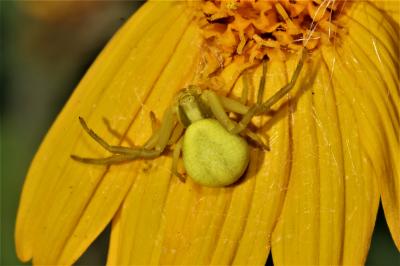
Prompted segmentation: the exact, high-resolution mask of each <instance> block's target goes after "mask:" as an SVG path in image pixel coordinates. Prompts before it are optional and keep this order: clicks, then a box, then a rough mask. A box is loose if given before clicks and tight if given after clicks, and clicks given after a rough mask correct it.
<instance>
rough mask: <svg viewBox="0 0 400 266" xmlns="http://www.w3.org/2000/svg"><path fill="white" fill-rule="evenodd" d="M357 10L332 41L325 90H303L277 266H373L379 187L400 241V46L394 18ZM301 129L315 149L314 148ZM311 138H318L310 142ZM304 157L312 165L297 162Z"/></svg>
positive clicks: (319, 79) (365, 7)
mask: <svg viewBox="0 0 400 266" xmlns="http://www.w3.org/2000/svg"><path fill="white" fill-rule="evenodd" d="M347 16H348V17H347V18H346V19H348V21H347V23H346V26H347V27H346V28H347V29H348V31H349V34H348V35H347V36H343V38H341V39H339V41H338V43H337V44H336V46H332V47H323V61H322V63H321V65H320V66H319V68H320V69H319V70H318V71H317V73H316V77H315V79H316V80H315V83H313V84H312V86H311V88H310V89H312V91H313V92H314V93H315V94H314V96H313V97H311V98H312V100H308V101H307V99H305V98H307V93H305V95H302V96H301V98H300V100H299V104H298V105H297V109H296V112H295V113H294V126H293V127H294V128H293V138H294V141H293V149H294V151H293V152H294V155H293V158H294V159H293V160H294V164H293V169H292V173H291V178H290V183H289V188H288V192H287V197H286V199H285V205H284V209H283V212H282V215H281V217H280V219H279V222H278V225H277V227H276V230H275V231H274V235H273V240H272V251H273V258H274V262H275V263H277V264H291V263H292V264H294V263H297V264H298V263H301V264H351V265H352V264H363V263H365V259H366V256H367V252H368V249H369V245H370V239H371V235H372V231H373V226H374V223H375V216H376V212H377V208H378V203H379V201H378V199H379V194H378V193H379V191H378V190H377V184H379V187H380V188H381V189H380V190H381V193H382V201H383V204H384V205H385V203H384V202H386V205H387V207H386V208H385V214H386V216H387V217H388V218H387V220H388V224H389V226H390V227H391V231H392V235H393V238H394V239H395V242H397V241H398V240H397V239H398V236H399V233H398V230H399V227H398V221H399V219H398V217H399V216H398V212H399V208H398V206H399V204H398V199H399V196H398V195H399V194H398V192H399V186H398V180H399V178H398V160H397V161H396V157H398V154H399V143H398V138H396V137H395V136H396V132H397V136H398V128H399V124H398V123H399V122H398V100H399V98H398V95H399V93H398V89H397V87H396V86H398V76H396V73H397V72H398V56H397V57H396V56H395V54H396V53H397V51H396V47H398V43H397V44H396V41H395V40H394V37H393V32H394V31H393V28H392V27H391V24H390V23H387V21H385V18H384V16H383V15H382V13H379V11H377V9H376V8H374V7H373V6H372V5H370V4H367V3H357V4H354V5H353V7H352V9H351V12H349V13H348V15H347ZM314 60H315V59H314ZM311 75H312V74H311ZM318 91H319V92H318ZM330 91H331V93H329V92H330ZM332 92H333V93H332ZM321 94H322V95H324V98H323V99H321V98H318V95H321ZM308 97H310V96H309V95H308ZM312 111H314V118H313V119H311V118H310V117H309V113H310V112H312ZM303 113H305V114H303ZM335 114H337V118H335ZM299 116H300V117H299ZM302 116H305V117H302ZM298 117H299V118H298ZM335 121H336V122H335ZM296 122H297V123H296ZM300 128H302V131H301V129H300ZM335 128H338V129H339V130H340V131H339V132H335ZM304 131H308V133H304ZM296 132H297V134H304V135H300V136H302V137H303V140H302V141H306V142H307V143H308V144H310V143H311V144H310V146H311V147H310V146H305V147H304V145H305V144H303V143H301V142H300V139H301V138H299V137H298V138H296ZM310 134H316V137H314V138H312V139H311V140H309V139H307V137H309V135H310ZM321 137H322V138H321ZM315 139H317V140H318V143H315V144H313V142H312V141H313V140H314V141H315ZM321 140H322V141H321ZM324 141H325V142H324ZM302 144H303V145H302ZM315 145H316V146H317V147H318V148H317V150H313V149H315V147H314V146H315ZM298 147H300V148H298ZM296 150H297V152H296ZM328 151H329V153H327V152H328ZM298 153H299V154H300V155H299V156H300V159H296V154H298ZM303 160H306V162H304V163H303V165H306V166H305V167H296V164H297V163H299V164H300V163H301V162H302V161H303ZM310 161H312V162H314V164H313V165H311V162H310ZM329 162H330V163H329ZM334 165H336V166H334ZM340 169H342V170H340ZM338 170H339V171H338ZM341 171H343V173H341ZM389 188H390V189H389ZM344 200H345V201H344ZM391 224H392V225H391Z"/></svg>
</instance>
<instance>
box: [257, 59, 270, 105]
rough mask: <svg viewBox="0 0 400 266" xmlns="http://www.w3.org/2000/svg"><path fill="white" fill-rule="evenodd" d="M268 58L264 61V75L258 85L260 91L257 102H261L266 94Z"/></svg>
mask: <svg viewBox="0 0 400 266" xmlns="http://www.w3.org/2000/svg"><path fill="white" fill-rule="evenodd" d="M267 62H268V61H267V60H264V61H263V70H262V75H261V79H260V83H259V86H258V93H257V104H261V103H262V100H263V96H264V90H265V77H266V75H267Z"/></svg>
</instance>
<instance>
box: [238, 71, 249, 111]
mask: <svg viewBox="0 0 400 266" xmlns="http://www.w3.org/2000/svg"><path fill="white" fill-rule="evenodd" d="M249 79H250V77H249V72H248V71H246V72H244V73H243V76H242V80H243V90H242V96H241V97H240V102H241V103H242V104H246V103H247V97H248V95H249V83H250V81H249Z"/></svg>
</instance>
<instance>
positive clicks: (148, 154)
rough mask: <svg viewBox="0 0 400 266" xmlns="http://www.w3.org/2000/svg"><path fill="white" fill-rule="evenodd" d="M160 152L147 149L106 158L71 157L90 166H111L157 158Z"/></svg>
mask: <svg viewBox="0 0 400 266" xmlns="http://www.w3.org/2000/svg"><path fill="white" fill-rule="evenodd" d="M160 153H161V152H160V151H156V150H145V149H137V150H131V153H130V154H114V155H112V156H109V157H105V158H83V157H79V156H76V155H71V158H72V159H74V160H75V161H79V162H82V163H88V164H102V165H110V164H116V163H122V162H128V161H132V160H135V159H138V158H146V159H150V158H155V157H157V156H159V155H160Z"/></svg>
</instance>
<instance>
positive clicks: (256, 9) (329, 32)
mask: <svg viewBox="0 0 400 266" xmlns="http://www.w3.org/2000/svg"><path fill="white" fill-rule="evenodd" d="M348 2H349V1H336V0H301V1H299V0H297V1H296V0H280V1H278V0H268V1H266V0H264V1H257V0H231V1H217V0H212V1H203V3H202V7H201V10H202V13H203V16H202V19H201V27H202V29H203V34H204V37H205V39H206V41H207V43H208V45H209V46H211V47H213V48H214V49H216V50H217V51H218V56H219V57H221V59H220V60H221V61H222V60H223V62H222V63H223V65H224V66H226V65H228V64H229V63H230V62H231V61H232V60H233V59H234V58H235V57H238V56H243V57H245V59H246V60H247V61H250V62H253V61H254V60H256V59H263V58H264V57H265V56H266V55H267V56H268V57H269V58H273V57H279V58H280V59H282V60H283V59H284V58H285V57H284V56H285V52H288V51H289V52H293V51H298V50H300V49H301V48H302V47H304V46H305V47H307V49H308V50H313V49H317V48H318V47H319V46H320V45H321V44H326V43H332V41H333V39H334V38H335V36H337V34H338V33H340V31H341V30H342V29H341V27H340V26H339V25H338V23H337V18H338V17H339V16H340V14H342V12H343V10H344V8H345V6H346V3H348Z"/></svg>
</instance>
